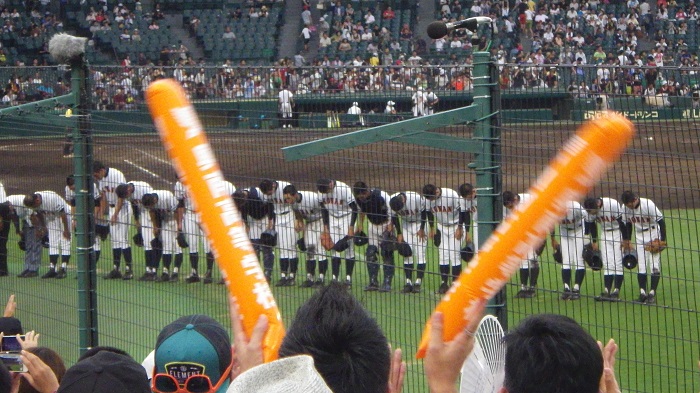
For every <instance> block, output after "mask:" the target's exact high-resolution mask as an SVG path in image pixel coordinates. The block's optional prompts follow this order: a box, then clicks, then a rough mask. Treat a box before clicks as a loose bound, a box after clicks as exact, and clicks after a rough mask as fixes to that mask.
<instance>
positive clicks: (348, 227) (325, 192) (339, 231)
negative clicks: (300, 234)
mask: <svg viewBox="0 0 700 393" xmlns="http://www.w3.org/2000/svg"><path fill="white" fill-rule="evenodd" d="M316 187H317V189H318V192H319V194H320V196H321V203H323V210H322V211H321V213H322V214H323V231H322V232H321V242H322V243H324V240H323V239H324V238H326V239H327V241H326V243H330V244H327V245H326V246H324V248H326V249H327V250H329V251H330V250H333V254H332V255H333V256H332V257H331V273H332V275H333V278H332V279H333V280H334V281H338V277H339V276H340V256H341V255H343V253H345V284H346V285H348V286H350V285H352V273H353V271H354V269H355V247H354V244H353V241H352V237H353V236H354V235H355V230H354V229H355V222H356V221H357V203H356V202H355V197H353V195H352V190H351V189H350V187H349V186H348V185H347V184H345V183H343V182H340V181H337V180H330V179H320V180H319V181H318V182H317V183H316ZM346 236H347V238H345V237H346ZM341 239H344V242H341V243H345V245H344V246H343V247H342V248H344V250H343V251H338V250H337V249H335V247H334V246H333V245H337V244H338V242H339V241H340V240H341ZM328 246H329V247H328ZM346 247H347V248H346Z"/></svg>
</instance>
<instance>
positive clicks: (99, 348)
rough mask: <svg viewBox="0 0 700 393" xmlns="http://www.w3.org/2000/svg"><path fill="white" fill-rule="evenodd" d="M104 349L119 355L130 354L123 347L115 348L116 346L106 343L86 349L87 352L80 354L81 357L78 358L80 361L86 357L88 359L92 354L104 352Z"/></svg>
mask: <svg viewBox="0 0 700 393" xmlns="http://www.w3.org/2000/svg"><path fill="white" fill-rule="evenodd" d="M102 351H107V352H112V353H116V354H117V355H124V356H130V355H129V353H128V352H126V351H125V350H123V349H119V348H115V347H109V346H106V345H98V346H96V347H92V348H90V349H88V350H87V351H85V353H83V354H82V355H80V358H78V361H79V362H80V361H83V360H85V359H87V358H89V357H92V356H95V355H97V354H98V353H100V352H102Z"/></svg>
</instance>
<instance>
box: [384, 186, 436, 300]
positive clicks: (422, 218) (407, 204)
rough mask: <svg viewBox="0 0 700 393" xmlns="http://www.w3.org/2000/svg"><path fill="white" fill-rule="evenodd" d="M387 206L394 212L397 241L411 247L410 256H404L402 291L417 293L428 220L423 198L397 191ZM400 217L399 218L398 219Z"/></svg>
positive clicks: (423, 257) (420, 280) (422, 273)
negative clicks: (403, 283) (404, 282)
mask: <svg viewBox="0 0 700 393" xmlns="http://www.w3.org/2000/svg"><path fill="white" fill-rule="evenodd" d="M389 206H390V207H391V210H392V211H393V212H394V215H393V218H392V219H393V220H394V227H395V228H396V237H397V239H396V240H397V242H398V243H402V242H406V244H408V246H409V247H411V256H410V257H404V260H403V270H404V273H405V275H406V284H405V285H404V288H403V292H404V293H411V292H413V293H419V292H420V290H421V284H422V283H423V277H424V276H425V251H426V248H427V247H426V246H427V242H426V239H427V236H426V234H425V224H426V222H427V220H428V211H427V209H426V203H425V198H423V197H422V196H421V195H420V194H419V193H417V192H413V191H406V192H399V193H396V194H394V195H392V196H391V199H389ZM399 218H400V220H399ZM414 262H415V265H416V281H415V282H413V266H414Z"/></svg>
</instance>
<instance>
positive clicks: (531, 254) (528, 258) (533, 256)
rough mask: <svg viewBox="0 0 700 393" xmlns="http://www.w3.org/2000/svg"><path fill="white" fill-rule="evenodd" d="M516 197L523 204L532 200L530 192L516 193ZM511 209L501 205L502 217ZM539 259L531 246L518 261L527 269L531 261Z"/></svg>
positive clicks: (534, 261) (535, 261)
mask: <svg viewBox="0 0 700 393" xmlns="http://www.w3.org/2000/svg"><path fill="white" fill-rule="evenodd" d="M518 197H519V199H520V202H519V203H518V205H520V204H523V203H530V202H531V201H532V196H531V195H530V194H518ZM516 208H517V206H516ZM511 213H512V211H511V210H510V209H508V208H507V207H505V206H503V218H504V219H505V218H506V217H508V215H509V214H511ZM538 261H539V257H538V256H537V252H535V249H534V248H531V249H530V250H528V252H527V256H526V257H525V259H523V260H522V261H520V268H521V269H529V268H530V267H531V266H530V265H531V263H537V262H538Z"/></svg>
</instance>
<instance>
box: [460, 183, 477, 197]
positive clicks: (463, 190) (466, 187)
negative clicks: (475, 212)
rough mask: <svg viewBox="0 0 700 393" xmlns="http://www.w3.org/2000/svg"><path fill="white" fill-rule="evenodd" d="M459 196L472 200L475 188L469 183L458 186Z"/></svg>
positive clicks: (474, 195)
mask: <svg viewBox="0 0 700 393" xmlns="http://www.w3.org/2000/svg"><path fill="white" fill-rule="evenodd" d="M459 195H460V196H461V197H462V198H466V199H469V200H471V199H474V197H476V188H474V186H472V185H471V183H462V184H460V185H459Z"/></svg>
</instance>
